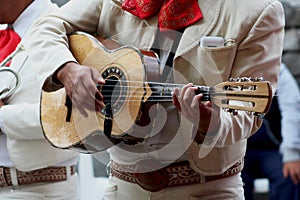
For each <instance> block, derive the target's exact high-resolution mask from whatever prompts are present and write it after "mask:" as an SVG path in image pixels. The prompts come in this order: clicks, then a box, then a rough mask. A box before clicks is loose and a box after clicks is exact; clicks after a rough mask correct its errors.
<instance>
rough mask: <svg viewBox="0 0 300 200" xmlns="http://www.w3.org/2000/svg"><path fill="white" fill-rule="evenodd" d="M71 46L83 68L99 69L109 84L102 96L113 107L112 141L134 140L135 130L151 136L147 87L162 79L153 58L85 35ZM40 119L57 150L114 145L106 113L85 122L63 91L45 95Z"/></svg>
mask: <svg viewBox="0 0 300 200" xmlns="http://www.w3.org/2000/svg"><path fill="white" fill-rule="evenodd" d="M106 43H108V44H106ZM69 44H70V50H71V52H72V53H73V55H74V57H75V58H76V59H77V61H78V63H79V64H81V65H86V66H91V67H94V68H96V69H97V70H98V71H99V72H100V73H101V74H102V76H103V78H104V79H105V80H106V84H105V85H104V86H99V87H100V88H99V90H100V91H101V93H102V94H103V96H104V103H105V104H107V103H110V104H111V107H112V114H113V117H112V127H111V128H112V129H111V131H110V132H111V135H112V136H113V138H116V139H117V138H122V139H125V140H126V138H127V137H128V139H131V137H132V135H134V134H128V133H130V132H132V131H133V130H136V128H137V127H139V128H140V130H139V132H144V133H147V132H148V128H150V127H151V119H150V117H149V115H148V110H149V109H150V107H151V106H152V105H153V104H151V103H147V102H146V101H147V98H148V97H150V96H151V89H150V88H149V87H148V86H147V81H157V80H158V78H159V64H158V58H157V57H156V56H155V54H154V53H151V52H147V53H145V52H143V51H140V50H139V49H136V48H134V47H132V46H122V47H118V46H117V44H116V43H114V42H113V41H109V40H107V41H105V40H103V41H102V42H99V41H98V40H97V39H96V38H95V37H93V36H90V35H88V34H85V33H81V32H76V33H74V34H72V35H70V36H69ZM104 44H106V46H104ZM116 47H117V48H116ZM74 79H76V77H74ZM141 109H143V110H141ZM40 117H41V124H42V128H43V131H44V134H45V137H46V138H47V139H48V141H49V142H50V143H51V144H52V145H53V146H55V147H57V148H62V149H65V148H68V149H72V148H73V149H76V150H78V151H80V152H85V153H93V152H98V151H102V150H104V149H106V148H107V147H109V146H112V145H113V143H114V142H115V141H114V140H113V139H112V140H111V138H108V137H106V136H105V134H104V133H103V131H104V122H105V110H102V111H101V112H95V111H89V113H88V117H87V118H86V117H84V116H82V115H81V114H80V112H79V111H78V110H77V109H76V108H74V107H72V103H71V101H70V99H69V98H68V97H67V96H66V92H65V89H64V88H62V89H59V90H57V91H54V92H45V91H42V95H41V109H40ZM140 137H141V138H143V137H144V136H142V135H141V136H140ZM137 139H139V138H137Z"/></svg>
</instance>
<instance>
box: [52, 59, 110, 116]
mask: <svg viewBox="0 0 300 200" xmlns="http://www.w3.org/2000/svg"><path fill="white" fill-rule="evenodd" d="M56 78H57V79H58V80H59V81H60V82H61V83H62V84H63V85H64V87H65V90H66V93H67V95H68V96H69V97H70V98H71V100H72V104H73V106H74V107H75V108H77V109H78V110H79V112H80V113H81V114H82V115H84V116H85V117H87V115H88V113H87V110H92V111H100V110H101V109H102V108H103V107H104V106H105V105H104V102H103V96H102V94H101V93H100V92H99V90H98V88H97V84H99V85H103V84H104V83H105V80H104V79H103V78H102V76H101V74H100V73H99V72H98V70H97V69H95V68H92V67H87V66H82V65H79V64H77V63H74V62H69V63H67V64H65V65H64V66H63V67H62V68H61V69H60V70H59V71H58V72H57V77H56Z"/></svg>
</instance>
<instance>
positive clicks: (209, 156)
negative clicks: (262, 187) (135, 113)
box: [29, 0, 284, 200]
mask: <svg viewBox="0 0 300 200" xmlns="http://www.w3.org/2000/svg"><path fill="white" fill-rule="evenodd" d="M76 31H83V32H86V33H90V34H91V35H97V36H99V37H102V38H109V39H112V40H114V41H118V43H120V44H121V45H131V46H134V47H136V48H138V49H142V50H146V51H150V50H153V51H155V52H156V53H157V54H158V55H159V58H160V67H161V68H160V73H161V76H162V77H160V78H161V79H162V80H161V81H162V82H163V83H173V82H175V83H178V84H183V85H184V87H183V88H181V90H179V88H177V89H174V90H173V96H172V97H173V103H172V100H171V101H170V102H169V103H162V104H159V105H157V106H158V107H157V109H158V110H157V114H158V116H157V118H158V119H159V120H154V121H155V123H154V124H153V126H154V127H153V128H152V129H151V131H149V130H148V131H144V130H143V127H137V130H136V132H137V134H141V135H145V134H146V136H145V138H142V139H144V140H143V141H139V140H137V141H134V142H135V144H134V142H132V143H130V142H128V141H125V142H121V143H119V144H118V145H112V147H110V148H109V149H108V152H109V154H110V158H111V164H110V169H111V176H110V178H109V181H110V185H109V187H108V188H107V191H106V192H105V195H104V198H105V199H123V200H128V199H130V200H133V199H139V200H140V199H214V200H216V199H223V200H225V199H227V200H233V199H239V200H240V199H243V198H244V195H243V183H242V180H241V177H240V172H241V169H242V168H243V156H244V153H245V151H246V139H247V138H248V137H249V136H250V135H252V134H253V133H255V132H256V131H257V130H258V128H259V127H260V125H261V123H262V120H261V118H260V117H258V116H256V115H253V114H252V113H249V112H243V111H239V112H238V114H237V115H233V114H231V113H229V112H226V111H225V110H223V109H220V108H219V107H217V106H216V105H215V104H214V102H212V101H209V99H204V97H203V95H202V94H197V95H196V94H195V90H197V87H195V86H194V84H195V85H202V86H215V85H217V84H218V83H221V82H223V81H227V80H228V79H229V78H243V77H247V78H246V80H249V79H248V77H253V78H254V79H255V78H256V77H261V76H263V77H264V78H265V79H266V80H268V81H270V83H271V86H272V87H273V89H275V88H276V86H277V78H278V74H279V68H280V61H281V52H282V43H283V35H284V13H283V8H282V5H281V3H279V2H278V1H276V0H253V1H251V2H249V1H246V0H226V1H219V0H201V1H196V0H188V1H174V0H170V1H163V0H161V1H156V0H155V1H154V0H153V1H151V0H149V1H134V0H125V1H123V0H89V1H86V0H72V1H69V2H68V3H67V4H65V5H64V6H63V7H62V9H60V10H59V11H58V12H55V13H51V14H50V15H48V16H46V17H45V18H43V19H42V20H40V21H39V22H38V23H37V24H36V25H35V27H34V28H33V29H32V32H31V34H30V35H31V36H30V39H29V40H30V42H31V44H32V45H31V47H30V49H31V51H30V52H31V54H30V57H29V59H30V60H31V62H32V63H34V64H33V65H32V68H33V70H34V71H36V73H37V74H38V77H39V80H40V84H41V85H43V89H44V91H45V92H51V91H54V90H57V89H62V88H63V87H64V89H62V90H63V91H66V94H67V95H68V96H69V98H70V99H71V100H72V106H73V108H74V109H76V110H78V112H73V113H72V114H71V117H72V116H74V115H76V117H82V121H83V120H86V119H87V120H88V119H89V117H90V116H93V114H94V113H95V112H96V113H98V114H99V115H101V113H99V112H102V111H103V110H102V109H104V110H105V111H106V112H105V114H108V116H107V118H105V119H106V121H107V122H108V123H106V125H107V129H110V125H109V124H111V123H110V120H112V119H111V118H113V116H116V115H118V114H119V112H121V111H124V110H125V112H126V110H127V109H130V108H133V107H130V108H126V106H124V108H123V107H122V109H120V110H118V111H116V112H114V109H117V108H115V107H113V109H112V111H111V110H110V108H109V104H106V105H105V103H107V102H105V101H106V100H107V99H106V98H109V96H108V97H106V98H105V96H104V95H105V94H103V93H101V90H99V89H98V88H99V87H98V86H100V88H101V85H104V86H105V84H106V83H107V82H108V81H107V80H105V79H104V78H105V77H102V74H103V75H105V74H106V73H105V72H103V73H102V71H101V72H99V70H98V69H97V68H96V67H93V66H91V65H92V64H91V63H92V61H93V60H94V59H96V61H95V62H96V63H94V64H95V65H97V66H99V67H101V66H102V65H104V66H105V63H104V61H99V60H97V59H98V58H101V56H99V55H97V50H95V51H91V52H89V51H88V50H89V49H93V48H94V47H96V46H97V45H96V44H95V45H94V44H93V45H92V46H91V48H89V45H88V44H89V42H87V43H85V42H84V40H76V42H83V45H82V46H80V48H79V49H81V50H83V52H84V53H82V51H81V54H80V55H81V56H83V63H80V64H79V63H78V61H77V59H76V56H74V55H73V54H72V52H71V51H70V49H69V47H70V46H72V44H71V45H69V44H70V43H69V42H70V40H69V36H70V35H69V34H72V33H73V35H72V36H74V34H75V35H76V34H77V36H78V35H81V33H78V32H76ZM75 32H76V33H75ZM81 36H83V38H84V37H87V36H86V34H82V35H81ZM88 41H89V40H88ZM92 41H94V40H92ZM76 42H75V44H76ZM85 45H87V46H88V48H87V49H85V47H86V46H85ZM99 46H100V45H99ZM99 48H100V47H99ZM39 51H40V52H43V56H42V57H41V56H40V53H39ZM73 53H74V52H73ZM93 55H94V56H93ZM85 56H86V57H85ZM124 56H126V55H124ZM117 57H118V56H117ZM88 58H90V59H91V60H89V59H88ZM125 59H127V58H126V57H125ZM114 61H115V62H116V60H114ZM115 62H114V63H113V66H114V67H116V68H117V70H115V69H116V68H112V69H110V68H109V65H108V66H107V67H108V68H107V73H108V76H109V77H112V79H114V77H117V78H120V79H121V80H123V79H126V80H128V79H129V81H130V77H131V76H132V75H133V74H135V73H138V74H137V75H136V76H137V77H144V76H145V77H147V78H149V77H148V76H146V75H145V74H143V72H137V71H135V70H129V69H126V66H123V65H122V64H119V63H115ZM168 67H172V68H171V69H170V68H168ZM169 69H170V70H169ZM127 70H129V71H127ZM165 70H167V71H165ZM106 75H107V74H106ZM147 75H148V74H147ZM165 75H166V76H165ZM119 76H120V77H119ZM122 83H123V82H122ZM150 83H151V84H153V83H152V82H151V81H150ZM124 84H129V83H127V82H125V83H124ZM151 84H149V85H151ZM146 85H148V84H146ZM105 88H106V87H105ZM124 88H127V87H124ZM156 89H157V90H159V89H160V87H158V88H156ZM128 90H130V87H128ZM145 91H146V90H145ZM111 94H115V93H113V92H112V93H111ZM116 94H118V93H116ZM134 94H135V93H134ZM169 97H171V95H170V96H169ZM129 98H130V97H129ZM121 103H123V102H121ZM123 105H126V104H125V103H124V104H123ZM242 105H244V103H242ZM113 112H114V113H113ZM110 113H113V114H112V115H111V116H110ZM49 115H51V113H49ZM102 115H103V113H102ZM124 116H125V117H124V118H122V119H120V120H118V121H114V122H113V123H112V124H114V123H115V124H119V123H122V124H124V123H126V125H127V120H129V121H130V119H129V118H130V117H131V115H130V113H125V115H124ZM113 119H114V118H113ZM87 128H88V127H87ZM104 131H106V130H104ZM152 131H153V132H152ZM150 132H151V133H150ZM97 133H98V132H97ZM106 133H107V135H109V134H110V131H109V130H108V131H106ZM100 134H101V130H99V135H100ZM125 136H126V134H125ZM121 139H122V138H121ZM93 145H95V143H93ZM98 145H101V144H100V143H99V144H98Z"/></svg>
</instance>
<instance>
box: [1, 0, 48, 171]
mask: <svg viewBox="0 0 300 200" xmlns="http://www.w3.org/2000/svg"><path fill="white" fill-rule="evenodd" d="M45 3H46V1H44V0H34V1H33V2H32V3H31V4H30V5H29V6H28V7H27V8H26V9H25V10H24V11H23V12H22V14H21V15H20V16H19V17H18V18H17V19H16V21H15V22H14V24H13V28H14V30H15V32H17V33H18V34H19V36H20V37H21V38H23V37H24V36H25V35H26V33H28V29H29V28H30V26H31V25H32V24H33V22H34V21H35V19H36V18H37V16H38V15H39V14H40V12H41V8H42V9H43V8H44V7H45ZM6 27H7V25H6V24H0V29H2V30H3V29H5V28H6ZM0 109H1V108H0ZM3 128H4V124H3V119H2V117H1V115H0V129H1V130H3ZM0 166H6V167H12V166H13V163H12V161H11V160H10V158H9V156H8V152H7V146H6V136H5V135H3V134H0Z"/></svg>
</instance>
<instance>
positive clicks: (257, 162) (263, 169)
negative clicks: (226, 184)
mask: <svg viewBox="0 0 300 200" xmlns="http://www.w3.org/2000/svg"><path fill="white" fill-rule="evenodd" d="M299 116H300V91H299V87H298V84H297V82H296V80H295V78H294V77H293V75H292V74H291V73H290V71H289V70H288V68H287V67H286V66H285V64H282V65H281V71H280V74H279V84H278V89H277V92H276V95H275V97H274V98H273V101H272V105H271V108H270V111H269V112H268V113H267V115H266V116H265V118H264V122H263V125H262V127H261V128H260V129H259V130H258V132H257V133H255V134H254V135H253V136H251V137H250V138H249V139H248V144H247V150H246V156H245V167H244V169H243V171H242V179H243V182H244V183H245V184H244V189H245V199H246V200H252V199H253V192H254V180H255V179H257V178H267V179H268V180H269V197H270V200H293V199H294V200H298V199H299V197H300V196H299V192H300V190H299V189H300V185H299V181H300V130H299V123H300V117H299Z"/></svg>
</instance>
